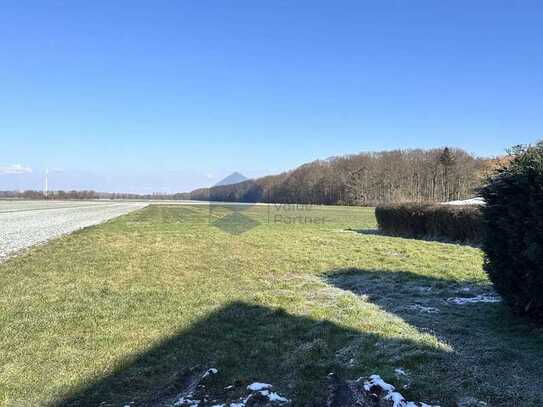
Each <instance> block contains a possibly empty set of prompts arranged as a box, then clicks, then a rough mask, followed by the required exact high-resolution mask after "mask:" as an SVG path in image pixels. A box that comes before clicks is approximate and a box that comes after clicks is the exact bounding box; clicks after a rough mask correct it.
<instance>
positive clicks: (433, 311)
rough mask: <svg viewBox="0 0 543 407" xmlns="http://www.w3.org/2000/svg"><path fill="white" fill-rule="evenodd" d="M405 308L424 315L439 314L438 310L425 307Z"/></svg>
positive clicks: (415, 305) (409, 306) (416, 305)
mask: <svg viewBox="0 0 543 407" xmlns="http://www.w3.org/2000/svg"><path fill="white" fill-rule="evenodd" d="M405 308H406V309H409V310H413V311H418V312H424V313H426V314H437V313H438V312H439V309H438V308H435V307H425V306H423V305H420V304H412V305H407V306H406V307H405Z"/></svg>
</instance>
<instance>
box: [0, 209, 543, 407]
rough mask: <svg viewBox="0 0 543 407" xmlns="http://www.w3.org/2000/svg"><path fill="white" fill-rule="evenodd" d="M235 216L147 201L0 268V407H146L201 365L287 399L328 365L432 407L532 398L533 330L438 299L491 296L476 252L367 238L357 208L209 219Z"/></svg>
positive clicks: (539, 363) (539, 349)
mask: <svg viewBox="0 0 543 407" xmlns="http://www.w3.org/2000/svg"><path fill="white" fill-rule="evenodd" d="M231 213H232V210H231V209H229V208H226V207H225V208H217V209H213V210H212V211H210V210H209V208H207V207H206V206H202V205H195V206H178V205H171V206H168V205H156V206H149V207H147V208H145V209H143V210H140V211H137V212H134V213H131V214H128V215H125V216H123V217H120V218H117V219H115V220H112V221H109V222H107V223H105V224H102V225H98V226H96V227H92V228H88V229H84V230H82V231H79V232H76V233H74V234H71V235H69V236H65V237H62V238H59V239H56V240H54V241H52V242H50V243H48V244H46V245H44V246H39V247H35V248H33V249H31V250H30V251H29V252H27V253H26V254H23V255H21V256H18V257H14V258H12V259H10V260H9V261H7V262H5V263H4V264H1V265H0V283H1V284H0V327H1V331H2V335H1V337H0V397H1V398H0V400H3V402H4V404H5V405H8V406H9V405H13V406H19V405H21V406H22V405H85V406H87V405H88V406H93V405H99V404H100V403H102V402H105V403H106V404H105V405H112V406H117V405H124V404H126V403H129V402H131V401H134V402H135V403H136V405H148V403H149V401H150V400H156V398H157V397H160V395H164V394H166V395H167V394H175V391H176V390H179V386H180V377H182V375H183V372H185V371H186V369H188V368H192V367H194V366H197V365H198V366H201V367H202V368H207V367H215V368H218V369H219V372H220V373H219V375H218V376H217V379H216V380H215V382H214V386H217V388H222V387H224V386H226V385H230V384H236V383H238V384H240V388H241V387H243V386H242V384H245V385H246V384H247V383H249V382H251V381H255V380H258V381H264V382H270V383H273V384H274V386H276V388H277V389H278V390H279V391H280V392H281V393H282V394H285V395H287V396H288V397H289V398H291V399H292V400H293V401H294V405H304V403H306V402H308V401H314V400H318V399H319V397H323V396H324V390H325V386H324V383H325V378H326V375H327V374H328V373H329V372H332V371H333V372H336V373H339V374H340V375H341V376H343V377H346V378H356V377H358V376H362V375H368V374H372V373H377V374H380V375H382V376H383V377H384V378H386V379H387V380H388V381H390V382H392V383H394V384H396V385H398V386H399V387H402V386H405V388H404V389H402V392H403V393H404V394H405V395H406V396H408V397H409V398H410V399H415V400H425V401H430V402H431V401H436V402H439V403H440V404H441V405H443V406H449V405H450V406H452V405H455V403H456V402H457V401H458V400H459V399H461V398H463V397H467V396H472V397H476V398H477V399H479V400H483V401H486V402H489V403H490V405H504V406H508V405H523V406H530V405H534V406H535V405H541V404H542V403H543V398H542V396H541V394H542V392H543V389H542V388H541V384H540V377H541V374H542V373H543V341H542V339H541V332H540V331H538V329H537V328H534V327H531V326H530V325H529V324H528V323H527V322H525V321H519V320H517V319H515V318H514V317H512V316H510V315H509V314H508V312H507V310H506V309H505V308H504V306H503V305H501V304H500V303H489V304H470V305H463V306H460V305H455V304H452V303H450V302H447V301H446V300H447V298H450V297H458V296H462V297H465V296H468V297H469V296H474V295H478V294H488V293H491V292H492V291H491V287H490V285H489V283H488V280H487V279H486V277H485V275H484V273H483V272H482V269H481V263H482V254H481V252H480V251H479V250H478V249H475V248H472V247H467V246H460V245H452V244H442V243H433V242H424V241H416V240H409V239H399V238H392V237H385V236H380V235H378V234H376V233H374V232H373V228H375V218H374V213H373V210H372V209H369V208H354V207H311V208H292V207H290V209H287V208H285V207H283V208H282V207H278V206H270V207H268V206H253V207H250V208H245V209H244V210H243V211H241V212H240V213H241V214H242V215H243V216H244V217H248V218H250V219H251V220H252V221H254V224H255V225H256V227H254V228H252V229H250V230H247V231H246V232H245V233H241V234H231V233H228V232H225V231H224V230H222V229H220V228H218V227H215V226H213V224H214V223H213V222H214V221H215V220H216V219H221V217H224V216H228V215H229V214H231ZM278 214H279V215H281V216H282V218H279V217H277V215H278ZM308 218H309V219H317V218H322V219H324V221H322V222H320V221H319V222H317V221H314V222H311V221H309V222H308ZM421 307H422V308H421ZM436 309H437V311H435V310H436ZM424 310H426V311H424ZM428 310H433V311H435V312H427V311H428ZM397 368H401V369H403V370H405V371H406V372H407V373H408V378H405V377H397V376H396V375H395V373H394V370H395V369H397Z"/></svg>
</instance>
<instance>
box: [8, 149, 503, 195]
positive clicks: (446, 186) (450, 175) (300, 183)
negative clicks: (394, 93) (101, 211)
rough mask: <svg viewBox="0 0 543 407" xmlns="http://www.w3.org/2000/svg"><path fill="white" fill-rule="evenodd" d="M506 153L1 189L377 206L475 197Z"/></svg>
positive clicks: (425, 155) (433, 152)
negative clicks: (166, 186) (184, 182)
mask: <svg viewBox="0 0 543 407" xmlns="http://www.w3.org/2000/svg"><path fill="white" fill-rule="evenodd" d="M506 159H507V157H496V158H480V157H475V156H473V155H471V154H469V153H467V152H466V151H464V150H462V149H460V148H451V147H444V148H435V149H429V150H423V149H410V150H393V151H381V152H371V153H359V154H353V155H345V156H335V157H331V158H328V159H326V160H316V161H313V162H310V163H307V164H303V165H301V166H299V167H297V168H295V169H293V170H290V171H286V172H283V173H281V174H277V175H269V176H265V177H260V178H256V179H250V180H246V181H242V182H238V183H234V184H229V185H218V186H214V187H210V188H199V189H195V190H194V191H192V192H179V193H175V194H162V193H158V194H157V193H154V194H145V195H141V194H131V193H110V192H95V191H50V192H49V193H48V194H47V196H46V195H45V194H44V193H43V192H42V191H0V198H20V199H164V200H170V199H173V200H197V201H222V202H268V203H299V204H322V205H361V206H376V205H383V204H389V203H401V202H445V201H451V200H458V199H466V198H470V197H473V196H474V195H475V194H476V191H477V189H478V188H479V187H480V186H481V185H482V183H483V181H484V179H485V178H486V177H487V176H488V174H490V173H491V172H492V171H493V170H494V169H495V168H496V167H498V166H499V165H500V163H501V162H502V161H503V160H506Z"/></svg>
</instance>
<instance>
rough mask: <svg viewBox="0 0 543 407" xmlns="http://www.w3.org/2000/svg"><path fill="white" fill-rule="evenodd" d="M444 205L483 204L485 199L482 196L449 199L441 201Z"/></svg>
mask: <svg viewBox="0 0 543 407" xmlns="http://www.w3.org/2000/svg"><path fill="white" fill-rule="evenodd" d="M443 204H444V205H484V204H485V200H484V199H483V198H479V197H476V198H471V199H464V200H462V201H450V202H443Z"/></svg>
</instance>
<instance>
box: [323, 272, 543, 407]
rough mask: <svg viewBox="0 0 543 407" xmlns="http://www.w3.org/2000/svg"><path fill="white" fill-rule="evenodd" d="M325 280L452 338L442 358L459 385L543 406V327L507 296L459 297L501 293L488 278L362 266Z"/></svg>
mask: <svg viewBox="0 0 543 407" xmlns="http://www.w3.org/2000/svg"><path fill="white" fill-rule="evenodd" d="M326 281H327V282H328V283H329V284H332V285H334V286H336V287H338V288H340V289H343V290H347V291H350V292H353V293H355V294H356V295H359V296H361V297H363V298H365V299H366V300H368V301H370V302H373V303H375V304H376V305H378V306H379V307H380V308H381V309H383V310H384V311H386V312H389V313H393V314H395V315H397V316H399V317H400V318H402V319H403V320H404V321H406V322H407V323H409V324H410V325H412V326H414V327H416V328H417V329H419V330H420V331H423V332H428V333H431V334H432V335H434V336H436V337H437V338H439V339H440V340H442V341H444V342H446V343H448V344H450V345H451V346H452V348H453V349H454V352H452V353H449V354H444V357H443V358H442V360H441V362H440V363H443V366H441V367H442V368H444V369H446V370H447V371H448V373H447V377H448V379H447V380H451V379H452V380H453V382H456V385H457V386H458V388H459V389H462V388H463V389H465V391H466V392H467V393H468V394H469V393H470V392H471V394H476V395H478V396H479V397H480V398H481V399H483V400H485V399H486V400H488V401H490V405H493V406H494V405H508V406H509V405H522V406H528V405H543V385H542V384H541V380H540V377H541V375H542V374H543V335H542V333H543V331H542V329H541V327H540V326H537V325H533V324H532V323H530V322H529V321H527V320H525V319H522V318H519V317H517V316H515V315H512V314H511V313H510V312H509V309H508V308H507V307H506V306H505V305H504V304H502V303H501V302H490V303H485V302H474V303H465V304H463V305H462V304H458V303H457V302H458V301H454V299H458V298H474V297H477V296H483V298H486V299H498V298H499V297H496V294H495V293H494V291H493V289H492V287H491V286H490V285H489V284H476V283H464V282H459V281H455V280H449V279H447V278H432V277H428V276H421V275H418V274H416V273H412V272H407V271H385V270H372V269H367V270H366V269H358V268H352V269H339V270H331V271H330V272H329V273H327V276H326ZM512 400H513V401H516V402H518V403H519V404H515V403H514V402H512ZM523 400H524V401H523ZM534 401H537V403H535V404H533V403H534Z"/></svg>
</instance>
